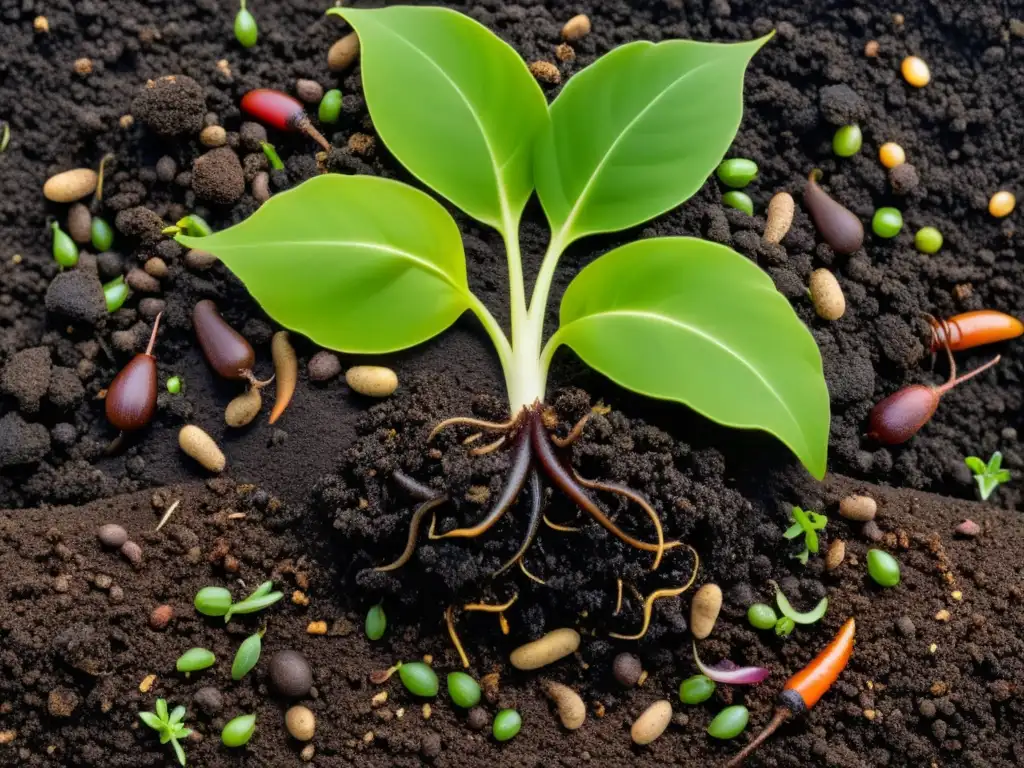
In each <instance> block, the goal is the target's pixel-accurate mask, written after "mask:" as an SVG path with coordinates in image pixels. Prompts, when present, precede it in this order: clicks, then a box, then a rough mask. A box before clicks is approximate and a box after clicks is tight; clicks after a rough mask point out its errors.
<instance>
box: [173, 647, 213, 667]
mask: <svg viewBox="0 0 1024 768" xmlns="http://www.w3.org/2000/svg"><path fill="white" fill-rule="evenodd" d="M216 661H217V657H216V656H214V655H213V653H212V652H211V651H208V650H206V649H205V648H190V649H189V650H187V651H185V652H184V653H183V654H181V656H179V657H178V662H177V664H175V667H176V668H177V670H178V671H179V672H186V673H188V672H198V671H199V670H201V669H208V668H209V667H212V666H213V665H214V663H215V662H216Z"/></svg>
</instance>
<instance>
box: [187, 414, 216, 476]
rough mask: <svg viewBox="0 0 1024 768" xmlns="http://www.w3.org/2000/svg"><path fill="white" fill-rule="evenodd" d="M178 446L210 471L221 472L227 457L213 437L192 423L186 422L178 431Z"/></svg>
mask: <svg viewBox="0 0 1024 768" xmlns="http://www.w3.org/2000/svg"><path fill="white" fill-rule="evenodd" d="M178 446H179V447H180V448H181V450H183V451H184V452H185V453H186V454H188V455H189V456H191V457H192V458H193V459H195V460H196V461H198V462H199V463H200V464H202V465H203V466H204V467H206V469H208V470H210V471H211V472H223V471H224V467H225V466H226V465H227V459H225V458H224V454H223V453H222V452H221V450H220V448H218V447H217V444H216V443H215V442H214V441H213V438H212V437H210V436H209V435H208V434H206V433H205V432H204V431H203V430H201V429H200V428H199V427H197V426H195V425H194V424H186V425H185V426H184V427H182V428H181V431H180V432H179V433H178Z"/></svg>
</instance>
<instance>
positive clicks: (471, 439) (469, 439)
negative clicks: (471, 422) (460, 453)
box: [462, 432, 484, 445]
mask: <svg viewBox="0 0 1024 768" xmlns="http://www.w3.org/2000/svg"><path fill="white" fill-rule="evenodd" d="M483 436H484V433H483V432H474V433H473V434H472V435H470V436H469V437H467V438H466V439H465V440H463V441H462V444H463V445H469V444H471V443H475V442H476V441H477V440H479V439H480V438H481V437H483Z"/></svg>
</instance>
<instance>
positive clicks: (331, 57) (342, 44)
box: [327, 32, 359, 72]
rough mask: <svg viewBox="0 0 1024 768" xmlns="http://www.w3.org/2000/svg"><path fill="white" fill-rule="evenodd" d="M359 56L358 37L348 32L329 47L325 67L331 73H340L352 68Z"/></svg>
mask: <svg viewBox="0 0 1024 768" xmlns="http://www.w3.org/2000/svg"><path fill="white" fill-rule="evenodd" d="M358 56H359V37H358V36H357V35H356V33H355V32H350V33H349V34H347V35H345V36H344V37H343V38H341V39H340V40H339V41H338V42H336V43H335V44H334V45H332V46H331V50H329V51H328V52H327V66H328V67H329V68H330V70H331V72H341V71H342V70H344V69H348V68H349V67H350V66H352V62H354V61H355V60H356V57H358Z"/></svg>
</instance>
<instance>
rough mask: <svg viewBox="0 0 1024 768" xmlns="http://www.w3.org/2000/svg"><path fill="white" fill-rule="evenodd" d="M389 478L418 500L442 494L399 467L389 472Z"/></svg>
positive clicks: (428, 499)
mask: <svg viewBox="0 0 1024 768" xmlns="http://www.w3.org/2000/svg"><path fill="white" fill-rule="evenodd" d="M391 479H392V480H394V481H395V483H396V484H397V485H400V486H401V487H402V489H403V490H404V491H405V492H406V493H408V494H409V495H410V496H412V497H413V498H416V499H419V500H420V501H430V500H431V499H435V498H437V497H438V496H443V495H444V494H441V493H439V492H437V491H435V490H434V489H433V488H431V487H430V486H429V485H424V484H423V483H421V482H420V481H419V480H416V479H415V478H412V477H409V475H407V474H405V472H403V471H402V470H400V469H396V470H395V471H394V472H392V473H391Z"/></svg>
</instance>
